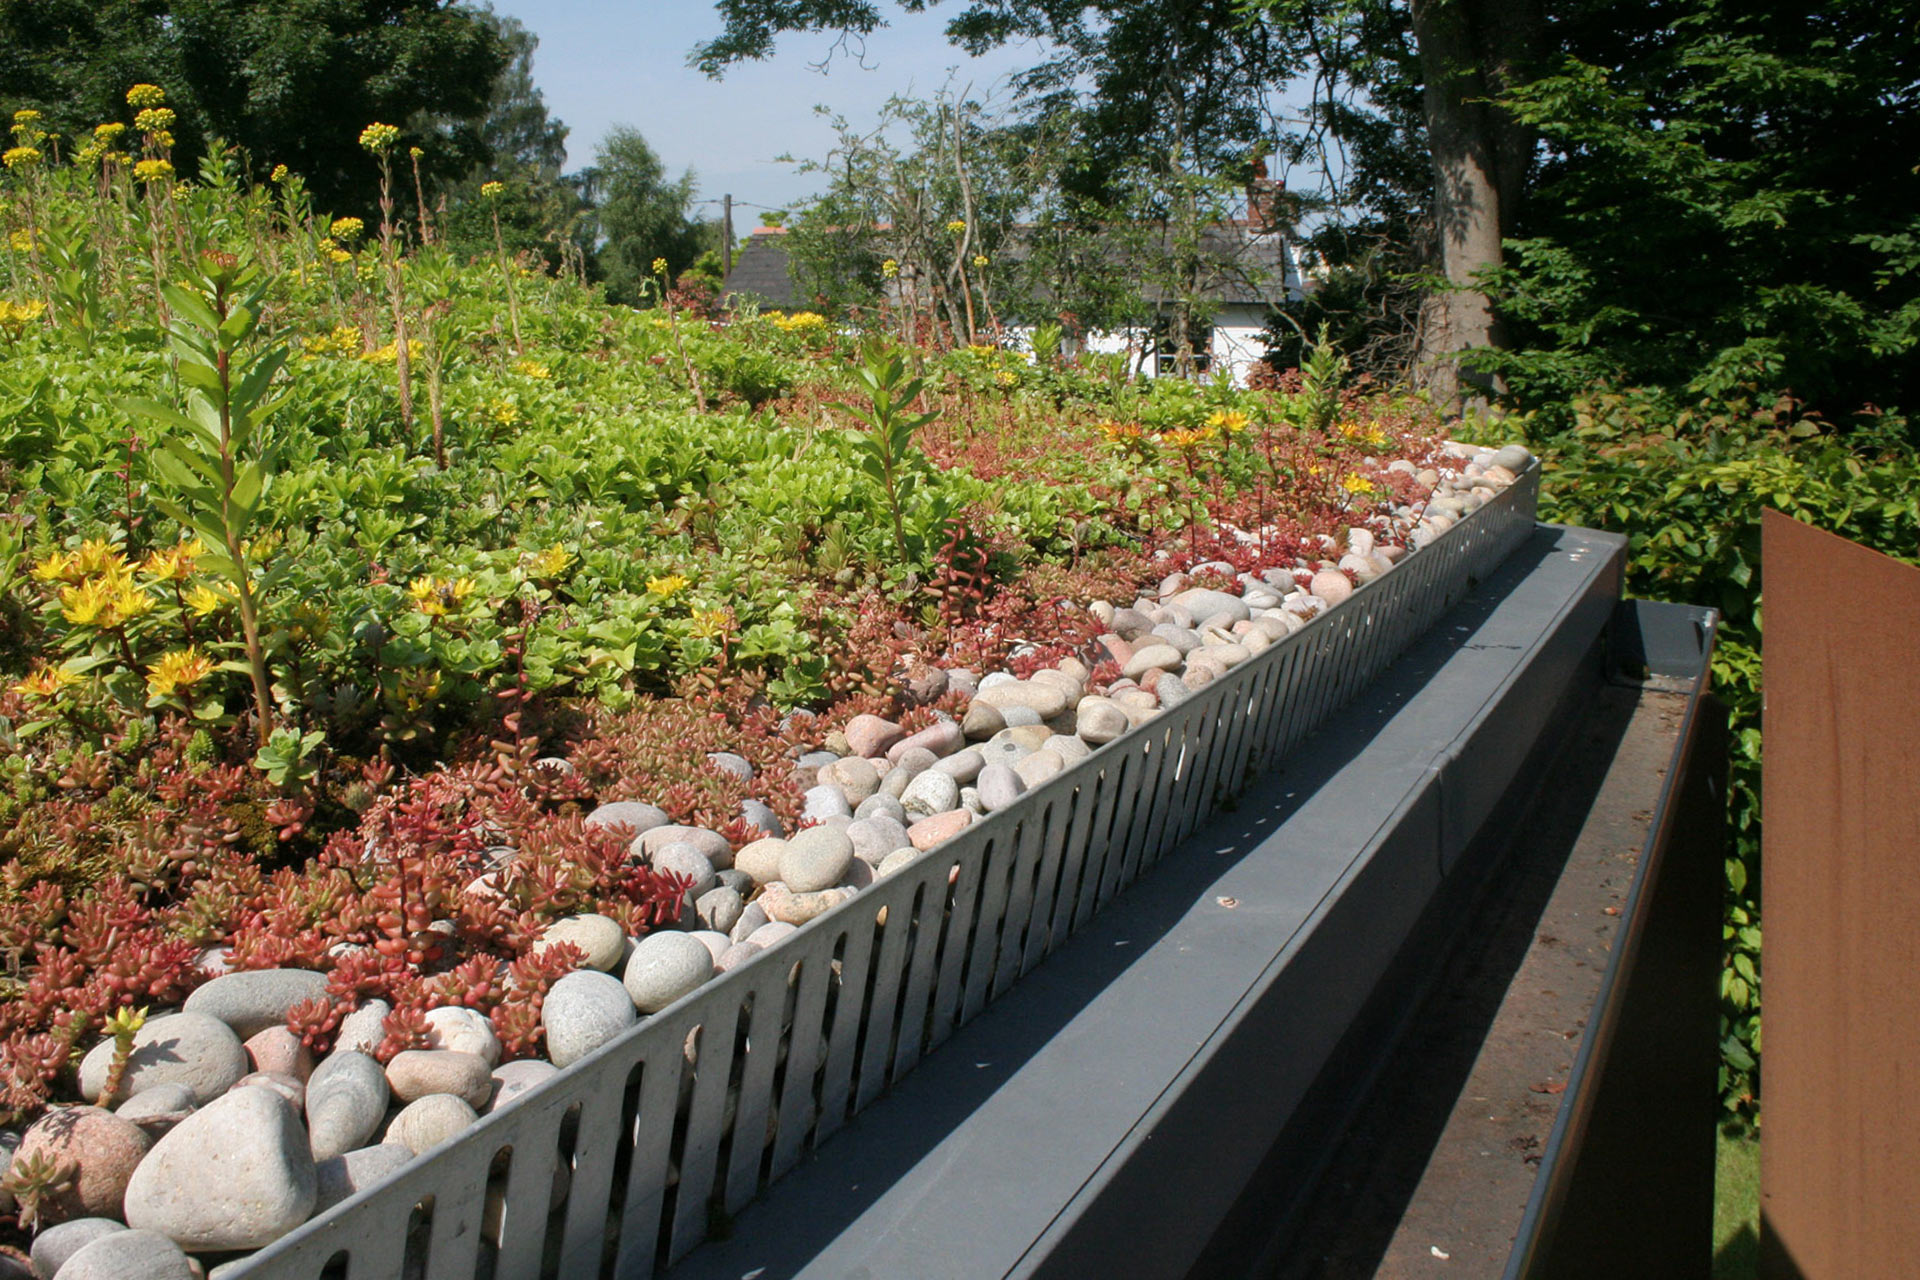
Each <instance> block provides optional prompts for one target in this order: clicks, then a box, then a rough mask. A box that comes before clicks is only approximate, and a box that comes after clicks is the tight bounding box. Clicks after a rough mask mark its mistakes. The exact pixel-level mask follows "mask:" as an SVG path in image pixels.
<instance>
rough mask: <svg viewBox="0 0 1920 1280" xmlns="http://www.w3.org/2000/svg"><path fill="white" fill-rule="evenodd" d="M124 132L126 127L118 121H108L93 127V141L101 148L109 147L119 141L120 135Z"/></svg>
mask: <svg viewBox="0 0 1920 1280" xmlns="http://www.w3.org/2000/svg"><path fill="white" fill-rule="evenodd" d="M126 131H127V126H125V125H123V124H121V123H120V122H119V121H118V120H109V121H108V122H107V123H106V124H97V125H95V126H93V139H94V141H95V142H98V143H100V144H102V145H103V146H109V147H110V146H112V145H113V144H114V143H116V142H118V141H120V135H121V134H123V133H125V132H126Z"/></svg>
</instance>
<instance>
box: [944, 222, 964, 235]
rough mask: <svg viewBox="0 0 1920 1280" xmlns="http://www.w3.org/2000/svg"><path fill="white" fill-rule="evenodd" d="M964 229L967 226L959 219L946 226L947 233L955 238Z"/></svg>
mask: <svg viewBox="0 0 1920 1280" xmlns="http://www.w3.org/2000/svg"><path fill="white" fill-rule="evenodd" d="M966 229H967V224H966V223H965V222H963V221H962V220H961V219H959V218H955V219H954V220H953V221H952V222H949V223H948V224H947V232H948V234H950V235H956V236H957V235H959V234H960V233H961V232H962V231H965V230H966Z"/></svg>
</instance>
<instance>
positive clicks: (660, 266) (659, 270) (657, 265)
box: [653, 258, 667, 276]
mask: <svg viewBox="0 0 1920 1280" xmlns="http://www.w3.org/2000/svg"><path fill="white" fill-rule="evenodd" d="M653 274H655V275H657V276H663V275H665V274H667V260H666V259H665V258H655V259H654V260H653Z"/></svg>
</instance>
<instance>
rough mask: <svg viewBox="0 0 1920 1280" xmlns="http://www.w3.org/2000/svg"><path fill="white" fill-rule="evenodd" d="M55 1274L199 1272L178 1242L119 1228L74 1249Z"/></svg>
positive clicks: (119, 1276)
mask: <svg viewBox="0 0 1920 1280" xmlns="http://www.w3.org/2000/svg"><path fill="white" fill-rule="evenodd" d="M46 1274H48V1275H52V1274H53V1273H52V1272H48V1273H46ZM59 1274H60V1275H61V1276H63V1277H64V1278H65V1280H197V1278H198V1276H199V1274H200V1273H199V1270H198V1269H197V1268H196V1267H195V1266H194V1265H193V1261H192V1260H191V1259H190V1258H188V1257H187V1255H186V1254H185V1253H183V1252H181V1249H180V1246H179V1245H177V1244H175V1243H174V1242H173V1241H171V1240H169V1239H167V1237H166V1236H164V1235H162V1234H160V1233H159V1232H156V1231H125V1230H122V1231H114V1232H110V1233H108V1234H106V1235H103V1236H100V1237H98V1238H96V1239H94V1240H93V1241H91V1242H89V1243H88V1244H86V1245H84V1246H83V1247H81V1248H80V1249H77V1250H75V1251H74V1253H73V1254H72V1255H71V1256H70V1257H68V1258H67V1260H66V1263H65V1265H63V1266H62V1267H61V1268H60V1273H59Z"/></svg>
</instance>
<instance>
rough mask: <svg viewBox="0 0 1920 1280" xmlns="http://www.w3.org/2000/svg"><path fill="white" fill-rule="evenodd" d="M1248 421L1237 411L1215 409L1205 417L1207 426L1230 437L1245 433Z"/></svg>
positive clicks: (1245, 416) (1244, 415)
mask: <svg viewBox="0 0 1920 1280" xmlns="http://www.w3.org/2000/svg"><path fill="white" fill-rule="evenodd" d="M1248 421H1249V419H1248V418H1247V415H1246V414H1244V413H1242V412H1240V411H1239V410H1238V409H1215V410H1214V411H1213V412H1212V413H1211V414H1209V415H1208V417H1207V425H1208V426H1210V427H1213V428H1216V429H1217V430H1220V431H1224V432H1226V433H1227V434H1228V435H1230V436H1237V435H1239V434H1240V433H1241V432H1242V431H1245V430H1246V429H1247V423H1248Z"/></svg>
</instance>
